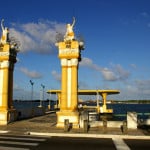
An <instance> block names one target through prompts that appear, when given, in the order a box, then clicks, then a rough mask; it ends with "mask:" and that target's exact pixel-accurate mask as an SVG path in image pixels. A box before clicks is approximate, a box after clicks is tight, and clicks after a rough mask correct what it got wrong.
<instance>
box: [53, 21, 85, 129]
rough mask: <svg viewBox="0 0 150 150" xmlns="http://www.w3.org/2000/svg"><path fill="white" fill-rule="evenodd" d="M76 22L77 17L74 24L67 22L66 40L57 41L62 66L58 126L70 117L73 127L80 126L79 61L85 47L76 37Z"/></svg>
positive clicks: (62, 125)
mask: <svg viewBox="0 0 150 150" xmlns="http://www.w3.org/2000/svg"><path fill="white" fill-rule="evenodd" d="M74 24H75V19H74V20H73V23H72V25H70V24H67V31H66V34H65V36H64V41H59V42H58V43H56V46H57V47H58V50H59V55H58V56H59V58H60V60H61V68H62V74H61V76H62V78H61V96H60V98H61V99H60V111H59V112H57V127H64V121H65V120H66V119H68V120H69V123H72V127H73V128H79V112H78V95H77V91H78V63H79V61H80V60H81V58H80V57H81V55H80V51H81V50H82V49H83V42H79V41H77V40H76V39H75V38H74V32H73V26H74Z"/></svg>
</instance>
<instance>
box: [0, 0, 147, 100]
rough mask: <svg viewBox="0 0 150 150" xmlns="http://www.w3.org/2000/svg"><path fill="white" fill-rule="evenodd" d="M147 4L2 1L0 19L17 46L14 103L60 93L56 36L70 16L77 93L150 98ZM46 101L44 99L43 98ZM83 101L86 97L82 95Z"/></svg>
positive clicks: (135, 0) (140, 0)
mask: <svg viewBox="0 0 150 150" xmlns="http://www.w3.org/2000/svg"><path fill="white" fill-rule="evenodd" d="M149 6H150V1H149V0H86V1H84V0H83V1H82V0H80V1H79V0H76V1H74V0H63V1H61V0H59V1H56V0H42V1H41V0H38V1H37V0H30V1H28V0H22V1H20V0H13V1H12V0H5V1H2V2H1V6H0V19H2V18H4V19H5V26H7V27H9V29H10V36H13V37H15V38H16V39H17V40H18V41H20V44H21V47H20V48H21V50H20V52H19V53H18V58H17V59H18V62H17V63H16V65H15V70H14V99H30V95H31V85H30V82H29V80H30V79H31V80H32V81H33V82H34V98H39V97H40V94H39V93H40V90H41V84H44V85H45V90H48V89H60V75H61V68H60V60H59V59H58V57H57V54H58V50H57V48H56V47H55V36H56V33H62V34H64V33H65V25H66V24H67V23H71V22H72V17H73V16H75V18H76V24H75V28H74V31H75V34H76V37H80V38H83V39H84V42H85V50H84V51H82V61H81V62H80V65H79V88H80V89H118V90H120V92H121V93H120V94H119V95H115V96H113V97H111V98H112V99H124V100H126V99H150V61H149V58H150V9H149ZM46 97H47V95H46ZM87 98H88V97H87Z"/></svg>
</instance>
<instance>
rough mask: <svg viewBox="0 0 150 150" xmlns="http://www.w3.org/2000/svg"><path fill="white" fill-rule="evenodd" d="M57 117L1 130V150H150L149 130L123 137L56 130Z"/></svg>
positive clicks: (111, 132) (109, 131)
mask: <svg viewBox="0 0 150 150" xmlns="http://www.w3.org/2000/svg"><path fill="white" fill-rule="evenodd" d="M55 125H56V114H55V113H54V112H49V113H48V114H46V115H44V116H39V117H34V118H30V119H25V120H20V121H15V122H13V123H10V124H8V125H7V126H6V125H5V126H0V149H3V150H8V149H9V150H29V149H30V150H33V149H36V150H37V149H39V150H43V149H45V150H48V149H51V148H52V149H55V150H57V149H62V150H70V149H72V150H76V149H78V150H81V149H86V150H93V149H95V150H98V149H103V150H105V149H106V150H116V149H117V150H142V149H149V148H150V132H149V130H148V129H147V130H141V129H136V130H135V129H134V130H133V129H132V130H131V129H130V130H128V133H127V134H123V133H122V131H121V129H120V128H107V130H106V131H105V132H104V130H103V128H102V127H95V128H89V131H88V132H87V133H84V131H83V129H71V130H70V131H69V132H65V131H64V129H58V128H56V126H55Z"/></svg>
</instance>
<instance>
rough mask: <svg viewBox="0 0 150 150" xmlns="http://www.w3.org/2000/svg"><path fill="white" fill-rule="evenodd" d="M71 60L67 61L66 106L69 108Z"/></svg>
mask: <svg viewBox="0 0 150 150" xmlns="http://www.w3.org/2000/svg"><path fill="white" fill-rule="evenodd" d="M70 66H71V60H68V69H67V75H68V78H67V106H68V107H70V106H71V83H72V82H71V67H70Z"/></svg>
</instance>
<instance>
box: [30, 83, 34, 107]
mask: <svg viewBox="0 0 150 150" xmlns="http://www.w3.org/2000/svg"><path fill="white" fill-rule="evenodd" d="M30 84H31V107H33V105H32V101H33V85H34V82H33V81H32V80H30Z"/></svg>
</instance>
